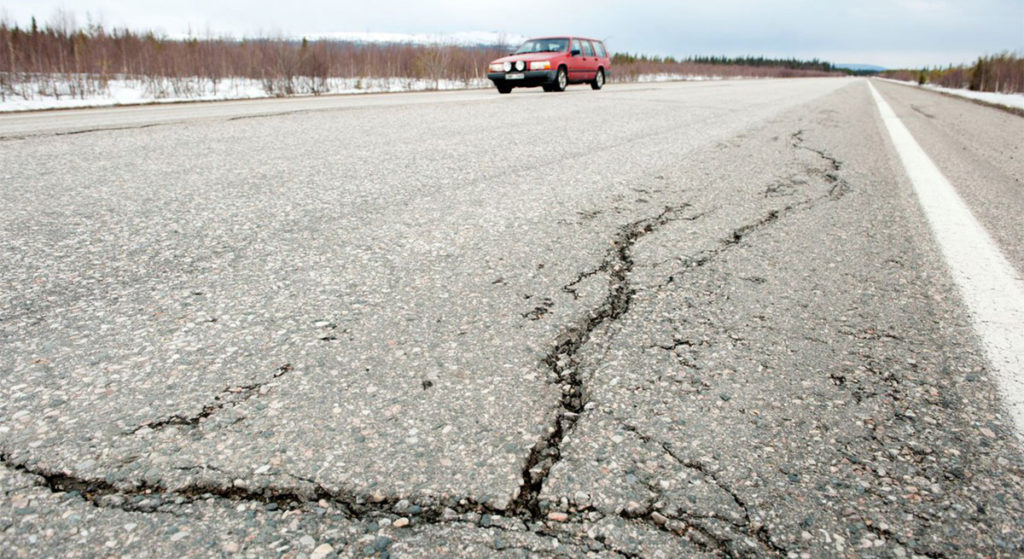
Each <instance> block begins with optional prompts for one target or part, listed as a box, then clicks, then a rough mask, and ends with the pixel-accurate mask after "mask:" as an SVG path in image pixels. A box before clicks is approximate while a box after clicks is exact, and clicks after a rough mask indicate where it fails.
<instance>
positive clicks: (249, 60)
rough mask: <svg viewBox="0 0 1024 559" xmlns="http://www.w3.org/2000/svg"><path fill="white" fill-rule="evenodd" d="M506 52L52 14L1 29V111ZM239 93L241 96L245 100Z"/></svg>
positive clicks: (345, 85)
mask: <svg viewBox="0 0 1024 559" xmlns="http://www.w3.org/2000/svg"><path fill="white" fill-rule="evenodd" d="M512 48H513V47H512V45H500V44H499V45H476V46H467V45H450V44H448V45H446V44H432V45H425V44H409V43H402V44H399V43H357V42H343V41H335V40H313V41H310V40H306V39H302V40H289V39H284V38H273V37H262V38H255V39H242V40H238V39H233V38H221V37H216V36H212V35H209V36H206V37H188V38H185V39H177V38H168V37H163V36H159V35H157V34H154V33H153V32H137V31H133V30H130V29H108V28H105V27H104V26H103V25H101V24H95V23H89V24H87V25H85V26H79V25H77V24H76V22H75V18H74V16H73V15H71V14H69V13H68V12H58V13H57V14H56V15H55V16H54V17H53V18H52V19H51V21H50V22H48V23H47V24H44V25H40V24H39V23H38V22H37V21H36V20H35V19H34V18H33V19H32V21H31V24H30V25H28V26H27V27H25V28H22V27H19V26H18V25H17V24H11V23H8V22H0V102H3V101H7V100H9V99H12V100H19V99H21V100H32V99H39V98H44V99H55V100H62V99H63V100H68V99H72V100H74V99H81V100H86V99H91V98H96V97H109V96H111V95H115V94H116V92H117V91H120V90H124V89H131V90H133V91H138V92H140V93H139V95H140V96H141V97H143V98H146V99H154V100H159V99H178V98H214V97H217V96H227V97H231V96H240V95H243V96H265V95H269V96H287V95H297V94H312V95H318V94H322V93H329V92H335V91H353V90H375V91H379V90H388V91H394V90H408V89H446V88H459V87H483V86H488V85H489V82H488V81H487V79H486V64H487V62H488V61H490V60H492V59H494V58H497V57H500V56H503V55H505V54H508V52H509V51H510V50H511V49H512ZM823 75H841V74H838V73H836V72H834V71H833V68H832V67H831V65H829V64H828V63H823V62H819V61H817V60H815V61H810V62H804V61H798V60H771V59H765V58H753V57H750V58H724V57H694V58H689V59H683V60H676V59H674V58H660V57H647V56H642V55H630V54H617V55H615V56H614V66H613V72H612V75H611V77H612V79H613V80H615V81H647V80H656V79H701V78H734V77H748V78H767V77H805V76H823ZM243 90H244V91H243Z"/></svg>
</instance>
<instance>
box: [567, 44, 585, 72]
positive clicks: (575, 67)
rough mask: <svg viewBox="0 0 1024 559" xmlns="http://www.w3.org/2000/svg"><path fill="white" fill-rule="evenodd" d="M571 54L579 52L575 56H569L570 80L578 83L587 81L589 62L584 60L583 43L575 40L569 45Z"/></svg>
mask: <svg viewBox="0 0 1024 559" xmlns="http://www.w3.org/2000/svg"><path fill="white" fill-rule="evenodd" d="M569 52H570V53H572V52H579V54H577V55H575V56H569V60H568V62H567V64H568V66H569V80H570V81H574V82H576V81H583V80H585V79H587V78H586V74H587V62H586V60H584V58H583V42H582V41H580V40H579V39H573V40H572V43H570V44H569Z"/></svg>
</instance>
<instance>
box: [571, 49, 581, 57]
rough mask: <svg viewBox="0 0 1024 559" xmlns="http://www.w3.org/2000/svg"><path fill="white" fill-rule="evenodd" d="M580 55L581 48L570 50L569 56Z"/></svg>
mask: <svg viewBox="0 0 1024 559" xmlns="http://www.w3.org/2000/svg"><path fill="white" fill-rule="evenodd" d="M579 55H580V49H572V50H571V51H569V56H579Z"/></svg>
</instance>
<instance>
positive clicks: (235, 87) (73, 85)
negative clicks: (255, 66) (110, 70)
mask: <svg viewBox="0 0 1024 559" xmlns="http://www.w3.org/2000/svg"><path fill="white" fill-rule="evenodd" d="M81 83H84V80H83V81H75V80H68V79H67V78H64V77H63V76H62V77H61V78H58V79H54V78H45V79H44V78H38V79H36V80H33V81H29V82H23V83H20V84H17V85H16V86H14V88H13V89H14V90H15V91H16V92H17V93H16V94H15V95H11V94H9V93H8V94H6V95H5V96H4V98H2V99H0V112H15V111H31V110H42V109H70V108H84V107H104V106H112V105H141V104H149V103H180V102H183V101H221V100H228V99H258V98H266V97H274V96H277V95H275V94H273V93H271V92H274V91H281V84H278V83H267V82H264V81H262V80H254V79H249V78H225V79H222V80H217V82H216V83H215V82H214V81H213V80H211V79H208V78H200V77H191V78H156V79H150V78H144V79H135V78H117V79H111V80H107V81H106V82H105V84H104V85H96V84H90V85H91V87H81ZM490 85H491V82H490V80H487V79H475V80H469V81H456V80H436V81H435V80H429V79H420V78H394V77H393V78H328V79H326V80H324V81H322V82H316V83H314V82H312V81H308V80H301V79H300V80H297V81H296V82H294V83H293V88H294V90H295V93H294V95H313V94H314V91H315V93H316V94H359V93H397V92H402V91H427V90H452V89H479V88H484V87H489V86H490ZM314 88H315V90H314Z"/></svg>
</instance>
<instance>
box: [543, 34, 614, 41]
mask: <svg viewBox="0 0 1024 559" xmlns="http://www.w3.org/2000/svg"><path fill="white" fill-rule="evenodd" d="M544 39H583V40H584V41H597V42H602V41H601V39H592V38H590V37H580V36H578V35H552V36H550V37H530V38H529V39H527V41H542V40H544Z"/></svg>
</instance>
